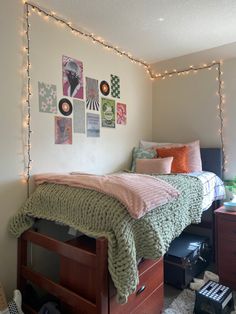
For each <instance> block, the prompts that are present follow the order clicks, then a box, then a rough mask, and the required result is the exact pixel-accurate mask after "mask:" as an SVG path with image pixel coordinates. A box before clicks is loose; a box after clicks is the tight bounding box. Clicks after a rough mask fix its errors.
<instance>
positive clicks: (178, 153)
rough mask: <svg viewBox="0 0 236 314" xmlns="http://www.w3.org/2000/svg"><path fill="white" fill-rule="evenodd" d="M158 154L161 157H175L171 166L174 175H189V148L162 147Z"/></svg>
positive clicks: (158, 149)
mask: <svg viewBox="0 0 236 314" xmlns="http://www.w3.org/2000/svg"><path fill="white" fill-rule="evenodd" d="M156 150H157V154H158V156H160V157H173V158H174V159H173V162H172V165H171V172H172V173H187V172H189V169H188V147H187V146H182V147H169V148H166V147H160V148H157V149H156Z"/></svg>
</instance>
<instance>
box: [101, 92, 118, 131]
mask: <svg viewBox="0 0 236 314" xmlns="http://www.w3.org/2000/svg"><path fill="white" fill-rule="evenodd" d="M101 106H102V126H103V127H106V128H114V127H115V100H113V99H107V98H102V104H101Z"/></svg>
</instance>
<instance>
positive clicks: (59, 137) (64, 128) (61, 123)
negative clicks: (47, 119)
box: [55, 117, 72, 144]
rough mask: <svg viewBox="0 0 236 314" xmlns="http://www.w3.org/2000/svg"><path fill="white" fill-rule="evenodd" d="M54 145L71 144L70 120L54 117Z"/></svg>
mask: <svg viewBox="0 0 236 314" xmlns="http://www.w3.org/2000/svg"><path fill="white" fill-rule="evenodd" d="M55 144H72V119H71V118H64V117H55Z"/></svg>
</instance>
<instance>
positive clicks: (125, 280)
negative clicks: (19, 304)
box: [11, 148, 222, 313]
mask: <svg viewBox="0 0 236 314" xmlns="http://www.w3.org/2000/svg"><path fill="white" fill-rule="evenodd" d="M201 154H202V161H203V169H204V170H207V171H211V170H213V171H214V172H215V173H217V174H218V176H220V177H221V167H222V162H221V150H220V149H213V148H212V149H202V150H201ZM176 177H177V176H161V179H162V180H164V181H165V182H168V183H171V184H174V185H175V186H177V187H178V189H179V190H181V189H182V192H183V191H185V190H186V186H188V189H187V191H189V194H187V195H186V193H188V192H186V191H185V192H184V193H182V194H181V197H178V200H176V199H173V200H172V201H171V202H169V204H165V205H163V206H160V208H161V210H159V211H158V213H156V212H154V211H153V210H151V211H150V212H148V213H147V214H146V215H144V217H142V218H140V219H138V220H134V219H133V218H130V215H129V214H127V212H126V211H125V210H124V208H123V207H122V206H121V207H120V202H119V201H117V200H114V199H112V201H111V199H110V198H109V200H107V199H106V201H107V203H105V207H106V208H107V209H106V210H104V199H103V197H104V196H103V197H102V199H101V198H100V199H99V202H101V207H100V208H99V210H98V212H99V213H100V214H101V213H102V215H103V216H102V217H101V222H100V226H102V227H101V228H100V226H99V228H100V229H98V228H97V227H96V228H95V227H94V221H97V219H98V218H99V216H96V217H94V213H93V211H92V212H91V213H90V216H89V217H90V218H88V217H87V216H88V215H86V219H87V220H86V224H85V223H84V224H81V221H83V222H84V221H85V220H83V218H84V213H83V212H82V213H81V215H80V217H79V218H80V219H79V223H78V222H77V223H75V221H74V219H72V220H70V219H67V220H63V221H62V220H61V219H60V218H61V216H60V215H63V217H64V216H65V213H62V209H63V208H65V202H64V200H65V195H69V196H70V197H69V199H70V201H69V203H68V204H69V205H68V204H67V206H70V209H73V208H74V204H75V203H77V201H79V199H81V194H78V195H77V194H75V188H73V187H65V186H63V185H61V186H59V185H57V184H56V185H55V184H54V185H52V184H44V185H41V191H39V192H37V193H38V194H36V197H35V200H37V202H38V205H37V206H33V207H31V205H32V203H33V199H32V198H31V199H30V201H29V202H28V204H27V206H26V207H25V208H24V213H23V214H22V212H21V213H20V216H18V217H17V219H15V220H14V219H13V220H12V221H11V230H14V232H15V235H17V236H19V235H20V234H22V232H23V231H25V230H27V229H28V228H29V227H32V226H33V222H34V219H32V218H40V219H42V218H44V219H48V220H54V221H59V222H63V223H66V224H68V225H69V226H70V227H74V228H77V229H78V230H80V231H82V232H83V233H84V234H86V235H87V236H89V238H88V237H80V239H79V240H78V241H77V240H71V241H72V242H71V241H69V242H68V243H60V241H57V240H56V239H52V238H50V237H48V236H46V235H40V234H39V233H37V232H35V231H33V230H32V229H31V230H29V231H25V232H24V233H23V234H22V235H21V237H20V238H19V250H18V257H19V260H18V287H19V288H20V289H21V291H24V288H25V286H26V282H27V280H30V281H32V282H34V283H37V284H39V285H40V286H41V288H44V289H46V290H50V291H51V292H52V294H54V295H56V296H57V297H58V298H59V299H60V300H62V303H63V302H64V303H67V305H68V304H69V309H68V308H67V309H66V311H65V313H66V312H72V313H145V311H147V307H148V306H149V307H150V309H149V311H148V312H149V313H159V312H160V311H161V308H162V303H163V262H162V256H163V254H164V253H165V252H166V250H167V249H168V245H169V244H170V242H171V240H172V239H173V238H174V237H176V236H178V235H179V234H180V233H181V232H182V230H183V229H184V228H185V227H186V226H188V225H189V224H191V223H199V222H200V221H201V213H202V208H201V206H200V207H199V204H200V203H201V201H202V199H201V198H200V195H201V193H202V191H201V183H200V184H199V179H197V178H196V176H195V177H194V176H185V175H180V176H178V177H179V178H178V179H177V178H176ZM49 188H50V189H49ZM184 189H185V190H184ZM38 190H39V188H38ZM77 190H78V189H77ZM52 191H54V193H56V194H55V195H56V197H54V198H52V197H51V195H52V194H53V193H52ZM76 193H78V192H77V191H76ZM86 193H88V194H87V195H86V197H85V199H86V200H87V199H91V197H92V194H94V191H91V190H90V191H88V192H86ZM95 194H96V193H95ZM184 194H185V197H182V195H184ZM45 195H48V196H47V205H45V203H41V200H42V199H43V198H44V196H45ZM61 195H63V202H61V198H60V196H61ZM196 195H198V196H197V197H196ZM100 197H101V195H100ZM71 199H73V200H74V203H71ZM35 200H34V201H35ZM39 200H40V201H39ZM35 202H36V201H35ZM99 202H98V201H96V203H99ZM111 202H112V203H111ZM29 204H30V206H29ZM42 204H44V205H42ZM193 204H194V205H193ZM50 206H51V207H53V206H54V207H55V210H54V213H53V215H52V214H51V211H50V210H48V209H49V208H51V207H50ZM83 206H85V203H83ZM88 206H90V207H91V206H95V204H92V205H91V204H89V205H88ZM96 206H97V204H96ZM42 207H44V209H45V210H44V211H42ZM111 207H112V208H115V207H117V208H118V209H117V211H116V213H117V212H118V214H116V213H114V212H112V215H111V212H109V210H110V208H111ZM26 208H27V210H26ZM173 208H174V210H173ZM189 208H191V211H190V210H189ZM90 209H91V208H90ZM72 212H73V210H72V211H70V214H69V217H71V215H72ZM104 212H105V215H104ZM171 213H172V214H171ZM173 213H174V214H173ZM100 214H99V215H100ZM55 215H56V216H55ZM121 216H122V218H121ZM180 216H182V217H181V219H179V220H178V217H180ZM110 217H113V219H114V224H113V226H116V225H118V226H119V230H116V232H115V235H117V234H118V233H119V237H120V238H116V237H115V238H114V233H112V232H110V230H108V229H107V224H106V221H107V220H109V222H110ZM171 217H172V218H171ZM15 218H16V217H15ZM67 218H68V217H67ZM73 218H74V216H73ZM108 218H109V219H108ZM118 221H119V223H118V224H117V222H118ZM124 221H126V222H127V221H128V223H125V224H124ZM167 221H169V222H168V223H166V222H167ZM19 224H20V226H19ZM78 224H79V225H78ZM88 226H89V228H88ZM120 226H122V228H120ZM109 227H110V226H109ZM115 228H116V227H113V229H115ZM137 230H138V231H137ZM140 230H141V231H140ZM159 230H161V236H160V234H159V233H160V231H159ZM93 237H94V238H96V239H92V238H93ZM117 239H119V241H118V240H117ZM28 241H30V242H33V243H36V244H38V245H42V246H43V247H45V248H47V249H50V250H53V251H54V252H56V253H58V254H59V255H60V256H61V272H60V273H61V284H56V283H53V282H52V281H51V280H48V279H47V278H45V277H43V276H41V275H40V274H38V273H35V272H33V271H32V270H30V268H29V267H28V266H27V242H28ZM117 257H118V259H117ZM143 258H145V261H144V262H143V263H141V264H140V266H139V268H137V263H138V261H140V259H143ZM107 259H108V261H107ZM150 259H151V260H150ZM81 261H82V262H81ZM108 267H109V272H108ZM84 268H88V269H89V273H90V274H92V275H91V276H92V279H91V278H90V281H91V282H96V287H94V285H93V284H90V285H89V286H86V285H87V284H86V282H87V281H86V279H81V278H83V276H82V274H83V270H84ZM71 269H77V271H78V269H80V270H79V271H78V272H79V273H80V274H81V276H79V277H80V280H81V284H78V282H73V283H72V284H71V282H69V283H68V278H67V277H68V276H69V277H71V278H73V277H74V276H73V272H70V271H69V270H71ZM88 269H87V270H88ZM94 269H95V270H94ZM65 274H66V275H65ZM154 274H155V276H154ZM67 275H68V276H67ZM110 276H111V277H112V280H110V282H113V283H115V286H116V293H117V299H118V301H120V302H121V303H124V302H127V299H128V302H127V303H126V304H125V305H119V304H118V305H117V303H116V302H115V301H114V300H115V296H114V291H115V289H114V287H112V285H109V284H108V278H109V277H110ZM75 277H76V276H75ZM153 278H155V280H153ZM120 279H121V280H120ZM69 281H70V280H69ZM71 281H73V279H71ZM143 281H145V282H146V284H142V283H143ZM138 282H139V285H138V287H137V284H138ZM147 283H149V285H147ZM82 286H83V287H86V288H85V290H86V291H85V292H84V291H82V293H81V294H79V293H80V291H81V289H82V290H83V288H81V287H82ZM146 287H148V288H146ZM68 288H69V289H68ZM71 290H72V291H71ZM73 290H74V291H75V292H76V293H75V292H73ZM90 290H93V293H92V294H91V293H90V292H89V291H90ZM78 291H79V293H78ZM134 292H135V293H134ZM134 294H135V297H134V296H133V295H134ZM129 295H131V296H130V297H129V298H128V296H129ZM140 295H142V298H140V297H139V296H140ZM87 296H88V298H87ZM137 297H138V298H137ZM148 299H149V302H147V300H148ZM145 303H146V305H145ZM73 309H76V310H73ZM28 310H29V309H28ZM73 311H74V312H73ZM143 311H144V312H143ZM29 312H30V311H29Z"/></svg>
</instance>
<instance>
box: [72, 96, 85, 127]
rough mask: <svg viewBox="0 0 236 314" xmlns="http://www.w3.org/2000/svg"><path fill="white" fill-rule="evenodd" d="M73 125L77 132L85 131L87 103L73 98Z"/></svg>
mask: <svg viewBox="0 0 236 314" xmlns="http://www.w3.org/2000/svg"><path fill="white" fill-rule="evenodd" d="M73 127H74V132H75V133H85V103H84V101H82V100H79V99H73Z"/></svg>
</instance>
